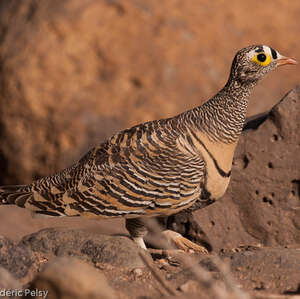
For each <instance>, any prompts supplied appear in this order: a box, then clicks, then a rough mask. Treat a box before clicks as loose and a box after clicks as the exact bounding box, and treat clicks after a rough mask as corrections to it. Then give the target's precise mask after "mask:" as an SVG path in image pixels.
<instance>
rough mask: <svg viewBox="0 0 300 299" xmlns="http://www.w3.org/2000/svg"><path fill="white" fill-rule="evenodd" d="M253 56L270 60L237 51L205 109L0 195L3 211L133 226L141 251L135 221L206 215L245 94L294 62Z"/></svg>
mask: <svg viewBox="0 0 300 299" xmlns="http://www.w3.org/2000/svg"><path fill="white" fill-rule="evenodd" d="M258 49H259V50H260V52H264V53H265V54H266V55H271V53H273V52H272V50H271V49H270V48H269V47H266V46H250V47H247V48H244V49H242V50H240V51H239V52H238V53H237V55H236V56H235V59H234V61H233V65H232V68H231V73H230V77H229V80H228V82H227V84H226V85H225V87H224V88H223V89H222V90H221V91H220V92H219V93H218V94H217V95H216V96H214V97H213V98H212V99H211V100H209V101H208V102H206V103H205V104H204V105H202V106H200V107H197V108H195V109H192V110H189V111H186V112H184V113H182V114H179V115H177V116H175V117H173V118H168V119H162V120H155V121H151V122H146V123H144V124H140V125H137V126H135V127H132V128H131V129H126V130H124V131H122V132H120V133H118V134H116V135H114V136H112V137H111V138H110V139H109V140H107V141H106V142H104V143H102V144H101V145H99V146H96V147H95V148H93V149H91V150H90V151H89V152H88V153H87V154H86V155H85V156H84V157H83V158H82V159H81V160H80V161H79V162H78V163H76V164H75V165H73V166H72V167H70V168H67V169H65V170H63V171H61V172H59V173H57V174H55V175H53V176H49V177H45V178H41V179H39V180H37V181H35V182H33V183H32V184H30V185H21V186H3V187H0V200H1V203H2V204H16V205H18V206H20V207H24V208H28V209H30V210H33V211H35V212H36V213H40V214H46V215H51V216H65V215H66V216H85V217H95V218H105V217H125V218H127V219H132V218H133V219H134V220H127V225H126V227H127V228H128V230H129V231H130V233H131V235H132V237H133V238H137V239H136V240H137V242H138V243H139V244H140V245H141V246H142V247H144V244H143V242H142V240H141V237H142V236H143V235H144V234H145V229H144V225H143V224H142V222H141V221H139V220H136V218H139V217H141V218H142V217H147V216H151V217H153V216H159V215H170V214H174V213H177V212H179V211H180V210H182V209H186V208H191V209H192V208H193V207H197V208H201V207H205V206H206V205H208V204H211V203H212V202H214V201H215V200H217V199H218V198H220V197H221V196H222V195H223V194H224V192H225V191H226V188H227V186H228V184H229V180H230V175H231V165H232V159H233V154H234V150H235V147H236V145H237V141H238V138H239V135H240V134H241V131H242V128H243V126H244V122H245V115H246V109H247V102H248V96H249V94H250V91H251V90H252V88H253V87H254V86H255V85H256V83H257V82H258V80H259V79H260V78H261V77H263V76H264V75H265V74H266V73H268V72H269V71H270V70H272V69H274V68H275V67H276V65H277V64H278V61H283V60H284V59H285V61H286V62H287V63H292V62H294V61H292V60H287V58H285V57H283V56H281V55H280V54H279V53H277V52H276V53H277V58H276V59H273V60H272V61H271V63H270V64H269V65H267V66H261V65H259V63H256V62H254V61H253V57H255V56H254V55H256V54H255V53H256V52H257V50H258ZM273 51H274V50H273ZM269 52H270V53H269ZM268 53H269V54H268ZM251 55H252V56H251ZM288 61H289V62H288Z"/></svg>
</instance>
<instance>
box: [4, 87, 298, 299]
mask: <svg viewBox="0 0 300 299" xmlns="http://www.w3.org/2000/svg"><path fill="white" fill-rule="evenodd" d="M299 113H300V86H298V87H297V88H295V89H294V90H292V91H291V92H289V93H288V94H287V96H286V97H284V98H283V99H282V100H281V101H280V103H279V104H277V105H276V106H275V107H274V108H273V109H272V110H271V111H270V112H269V113H267V114H265V115H262V116H261V117H259V118H255V119H252V120H251V121H249V122H248V125H247V130H245V132H244V134H243V136H242V138H241V140H240V143H239V146H238V150H237V152H236V155H235V160H234V167H233V177H232V181H231V184H230V188H229V190H228V192H227V194H226V196H225V197H224V198H223V199H221V200H220V201H219V202H217V203H215V204H213V205H211V206H209V207H207V208H205V209H202V210H198V211H196V212H193V214H191V213H186V212H182V213H180V214H177V215H175V216H171V217H169V218H168V219H165V220H164V221H161V223H164V224H165V225H166V227H168V228H172V229H175V230H177V231H179V232H180V233H182V234H183V235H184V236H186V237H188V238H189V239H191V240H193V241H195V242H197V243H199V244H202V245H204V246H205V247H206V248H207V249H208V251H209V254H207V255H205V254H196V253H194V254H192V253H188V254H187V253H175V252H173V251H170V252H164V251H159V250H158V252H156V253H152V256H151V255H150V254H149V253H147V252H144V251H142V253H141V252H140V251H139V249H138V248H137V247H136V245H135V244H134V243H133V242H132V241H131V240H130V239H129V238H128V235H127V234H126V231H125V230H124V226H123V223H121V221H119V220H116V221H101V222H99V223H97V222H95V221H90V222H89V221H87V220H80V219H77V220H72V219H71V220H67V219H63V220H61V219H59V218H55V219H53V218H52V219H49V220H48V219H31V218H30V215H29V214H27V212H26V211H24V210H22V209H20V208H15V207H1V209H0V217H1V227H0V234H1V235H2V237H1V239H0V265H1V268H0V269H1V270H0V284H1V287H2V288H6V289H9V288H18V287H20V286H23V287H24V288H29V289H31V290H48V291H49V294H48V297H47V298H139V299H145V298H149V299H150V298H160V297H164V298H186V297H187V296H188V297H190V298H211V299H215V298H216V299H218V298H220V299H221V298H222V299H224V298H239V299H242V298H293V299H296V298H299V297H300V289H299V288H300V267H299V265H300V223H299V219H300V197H299V195H300V194H299V181H300V167H299V166H300V160H299V159H300V155H299V148H300V135H299V134H298V132H299V126H300V124H299V122H298V116H299ZM34 225H35V226H36V227H34ZM50 226H51V227H50ZM38 227H39V228H41V227H47V228H44V229H42V230H39V231H37V232H33V231H35V230H36V228H38ZM79 227H80V228H79ZM30 232H31V233H30ZM24 234H25V236H24ZM149 240H150V241H149V246H151V238H149ZM100 294H101V295H100ZM24 298H25V297H24ZM36 298H38V297H36Z"/></svg>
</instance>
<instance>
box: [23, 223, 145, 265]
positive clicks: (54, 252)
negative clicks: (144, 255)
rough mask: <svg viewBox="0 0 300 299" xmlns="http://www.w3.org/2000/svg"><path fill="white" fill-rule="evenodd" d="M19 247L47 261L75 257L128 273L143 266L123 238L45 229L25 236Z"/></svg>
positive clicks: (131, 243)
mask: <svg viewBox="0 0 300 299" xmlns="http://www.w3.org/2000/svg"><path fill="white" fill-rule="evenodd" d="M20 245H21V246H28V247H29V248H30V249H31V250H32V251H33V252H35V253H39V254H42V255H44V256H47V257H48V256H50V257H51V256H52V257H53V256H58V257H64V256H76V257H79V258H81V259H85V260H88V261H91V262H92V263H94V264H101V263H105V264H110V265H113V266H118V267H127V268H131V269H133V268H136V267H142V266H144V263H143V262H142V260H141V259H140V257H139V253H138V252H139V250H140V249H139V247H138V246H137V245H136V244H135V243H134V242H133V241H132V240H130V239H129V238H128V237H123V236H106V235H101V234H95V233H89V232H87V231H80V230H70V229H63V228H48V229H43V230H41V231H39V232H37V233H33V234H31V235H29V236H25V237H24V238H23V239H22V241H21V242H20Z"/></svg>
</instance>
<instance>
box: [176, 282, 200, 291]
mask: <svg viewBox="0 0 300 299" xmlns="http://www.w3.org/2000/svg"><path fill="white" fill-rule="evenodd" d="M198 289H199V283H198V282H197V281H195V280H188V281H187V282H185V283H184V284H182V285H181V286H179V290H180V291H181V292H183V293H196V292H197V291H198Z"/></svg>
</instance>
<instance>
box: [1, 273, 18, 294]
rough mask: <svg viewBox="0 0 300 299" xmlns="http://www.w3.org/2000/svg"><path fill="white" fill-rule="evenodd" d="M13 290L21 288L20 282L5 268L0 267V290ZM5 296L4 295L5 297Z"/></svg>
mask: <svg viewBox="0 0 300 299" xmlns="http://www.w3.org/2000/svg"><path fill="white" fill-rule="evenodd" d="M3 289H6V290H15V289H21V284H20V282H19V281H17V280H16V279H15V277H13V275H12V274H11V273H10V272H8V271H7V270H6V269H5V268H3V267H0V290H3ZM0 297H1V298H2V297H3V296H2V294H1V293H0ZM5 298H6V297H5Z"/></svg>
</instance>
